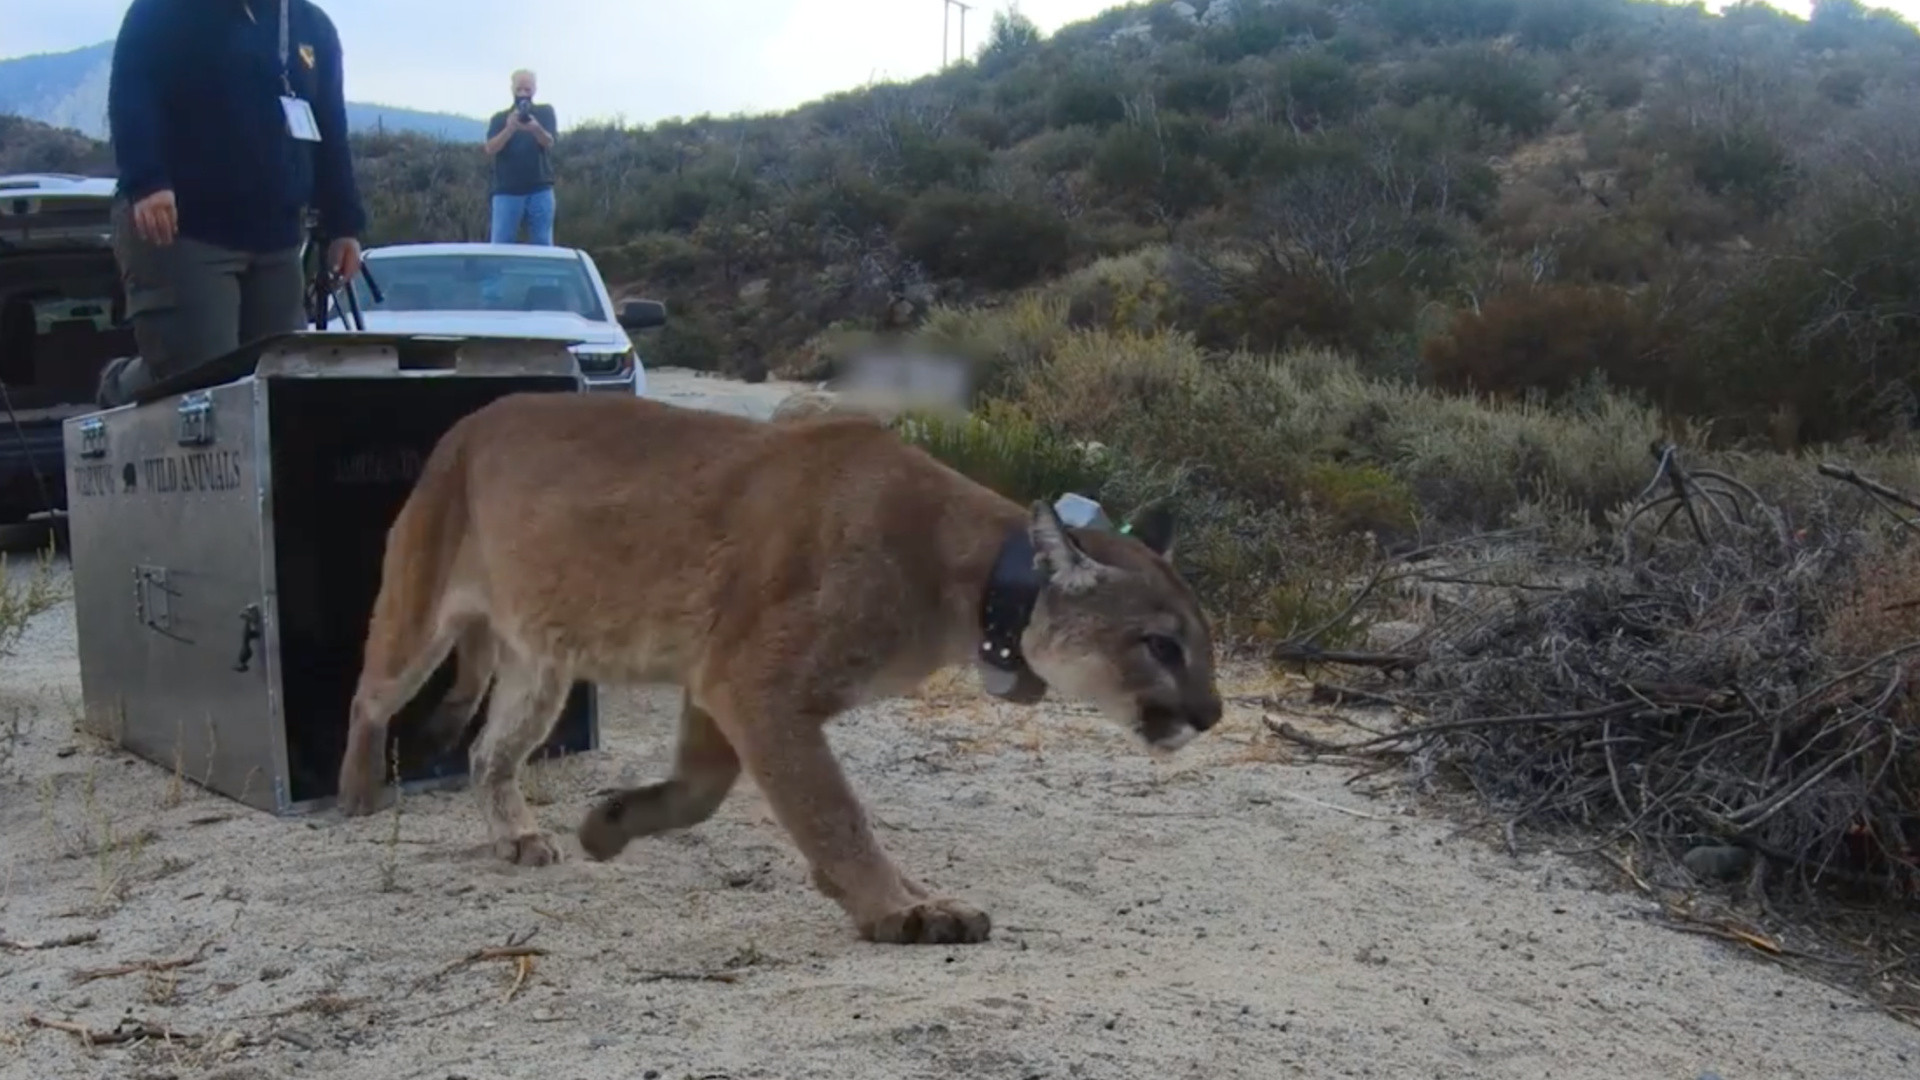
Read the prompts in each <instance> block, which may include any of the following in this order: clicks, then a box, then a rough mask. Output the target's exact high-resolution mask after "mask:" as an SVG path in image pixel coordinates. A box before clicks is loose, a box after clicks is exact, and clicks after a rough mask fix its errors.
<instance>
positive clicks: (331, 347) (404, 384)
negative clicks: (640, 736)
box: [64, 331, 599, 814]
mask: <svg viewBox="0 0 1920 1080" xmlns="http://www.w3.org/2000/svg"><path fill="white" fill-rule="evenodd" d="M583 386H584V382H583V381H582V379H581V377H580V373H579V368H578V365H577V362H576V361H575V360H574V358H573V356H572V354H571V352H570V351H569V350H568V348H567V343H566V342H564V341H546V340H540V339H523V338H504V337H501V338H495V337H488V338H446V337H431V336H424V335H398V334H377V333H367V332H358V333H350V334H349V333H316V332H313V331H300V332H295V333H291V334H286V335H282V336H278V337H274V338H269V339H266V340H263V341H259V342H255V343H253V344H252V345H249V346H245V347H242V348H241V349H239V350H237V351H235V352H234V353H232V354H229V355H228V356H226V357H223V358H221V359H220V360H217V361H215V362H214V363H212V364H209V365H207V366H206V367H205V368H202V369H199V370H196V371H192V372H188V373H186V374H185V375H184V376H183V377H181V378H176V379H174V380H170V381H168V382H164V383H160V384H157V385H155V386H153V387H151V388H150V390H149V391H148V392H147V393H145V394H143V395H141V397H140V398H138V399H137V400H135V401H134V402H132V403H131V404H128V405H123V406H120V407H118V408H114V409H107V410H104V411H101V412H95V413H90V414H87V415H83V416H75V417H71V418H69V419H68V420H66V421H65V424H64V428H65V438H66V456H67V468H68V476H67V485H68V490H69V492H70V493H71V495H70V498H69V520H68V530H69V533H70V536H71V552H72V556H71V557H72V565H73V588H74V609H75V610H74V616H75V622H76V624H77V629H78V635H79V651H80V682H81V697H82V703H83V711H84V718H83V723H84V725H85V726H86V727H87V729H88V730H90V731H92V732H93V733H95V734H97V735H99V736H101V737H103V738H107V739H111V740H113V741H115V742H117V743H118V744H120V745H122V746H124V747H126V748H127V749H128V750H131V751H133V752H134V753H135V754H138V755H139V756H141V757H143V758H146V759H147V760H149V761H152V762H154V763H156V764H158V765H160V766H162V767H164V768H166V769H169V770H177V771H178V772H179V773H180V774H181V775H182V776H183V777H184V778H186V779H189V780H192V781H195V782H197V783H199V784H201V785H202V786H204V787H207V788H209V789H210V790H213V791H216V792H218V793H220V794H222V795H225V796H227V797H229V798H232V799H235V800H238V801H239V802H242V803H245V804H246V805H248V806H253V807H257V808H259V809H263V810H268V811H271V812H273V813H276V814H294V813H303V812H307V811H311V810H317V809H320V808H322V807H325V806H330V805H331V804H332V801H333V796H334V795H335V780H336V778H337V772H338V769H339V764H340V755H341V753H342V751H343V750H344V749H345V746H346V733H347V715H348V710H349V707H350V705H351V702H352V699H353V690H354V685H355V683H356V682H357V681H358V679H359V675H360V659H361V651H362V647H363V644H364V642H365V638H366V631H367V619H368V616H369V615H370V614H371V612H372V610H373V599H374V596H375V594H376V593H377V592H378V591H379V587H380V563H381V557H382V553H383V551H384V548H385V545H386V537H387V528H388V526H389V525H390V524H391V523H392V521H393V518H394V516H395V515H397V514H398V513H399V510H400V506H401V504H402V503H403V502H404V501H405V500H406V497H407V494H408V493H409V492H410V491H411V490H412V486H413V481H414V479H415V477H417V476H418V475H419V471H420V467H421V465H422V464H423V463H424V462H425V460H426V457H427V454H428V453H429V452H430V451H431V450H432V449H433V446H434V444H435V443H436V442H437V441H438V440H439V438H440V436H441V435H443V434H444V433H445V432H446V431H447V429H448V428H450V427H452V426H453V424H454V422H455V421H457V420H459V419H460V418H461V417H462V416H465V415H467V414H468V413H470V412H472V411H474V410H475V409H477V408H479V407H480V406H482V405H484V404H486V403H487V402H489V401H491V400H493V399H495V398H498V397H500V396H502V395H505V394H511V393H521V392H552V393H576V392H582V388H583ZM454 664H455V660H454V658H453V657H451V656H450V657H448V659H447V661H446V662H445V663H444V664H443V665H442V666H441V669H440V670H439V671H438V672H436V673H435V675H434V677H433V678H432V679H431V680H430V681H429V682H428V683H427V685H426V687H425V688H424V689H422V691H421V692H420V694H419V695H418V696H417V697H416V698H415V699H414V701H413V702H412V703H411V704H410V705H409V706H408V707H407V708H406V709H404V710H403V711H402V712H401V713H400V715H399V716H397V717H396V718H395V719H394V723H393V726H392V736H391V738H392V740H393V743H394V744H395V745H396V749H397V760H398V763H399V774H400V779H401V783H402V785H403V787H404V789H405V790H409V791H418V790H422V789H425V788H430V787H441V786H446V785H449V784H452V783H457V782H459V781H461V780H464V778H465V776H466V772H467V753H466V743H465V742H463V743H462V745H461V746H460V747H459V748H458V749H456V750H453V751H451V752H447V753H438V754H436V753H432V752H430V747H429V744H427V743H426V742H425V740H424V739H423V738H422V737H421V733H422V729H423V725H422V723H421V721H422V720H424V719H425V716H426V714H427V713H428V712H429V711H430V710H431V708H432V706H433V704H434V703H435V702H436V701H437V700H438V699H439V697H440V696H441V694H442V693H443V692H444V691H445V690H446V688H447V687H448V685H449V683H450V680H451V677H452V674H453V666H454ZM480 715H481V716H482V717H484V715H485V713H484V709H483V711H482V713H481V714H480ZM478 722H479V720H478V719H476V721H475V723H476V725H477V724H478ZM598 728H599V720H598V715H597V702H596V700H595V695H594V691H593V687H592V686H591V685H590V684H586V683H581V684H578V685H576V686H575V687H574V690H573V693H572V696H571V697H570V698H569V699H568V702H567V707H566V711H565V713H564V714H563V715H562V717H561V720H560V723H559V725H558V727H557V728H556V729H555V731H554V734H553V737H552V738H551V739H550V740H549V741H548V743H547V745H546V746H545V747H543V748H542V750H541V751H538V752H537V753H542V754H548V755H557V754H567V753H579V752H582V751H585V750H590V749H592V748H594V746H596V745H597V743H598V740H599V730H598ZM472 737H473V733H472V732H471V731H470V732H469V733H468V736H467V739H468V740H471V738H472Z"/></svg>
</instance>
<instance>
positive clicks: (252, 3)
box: [98, 0, 366, 407]
mask: <svg viewBox="0 0 1920 1080" xmlns="http://www.w3.org/2000/svg"><path fill="white" fill-rule="evenodd" d="M341 69H342V63H341V55H340V38H339V35H338V34H337V33H336V32H335V30H334V27H333V22H332V20H330V19H329V18H327V16H326V14H325V13H324V12H322V11H321V10H320V8H319V7H318V6H317V5H315V4H314V3H312V0H133V3H132V5H131V6H129V7H128V8H127V14H126V17H125V18H124V19H123V20H122V22H121V24H120V35H119V37H118V38H117V39H116V40H115V41H114V46H113V64H112V68H111V74H110V76H109V83H108V90H107V122H108V126H109V128H110V130H111V134H112V140H113V155H114V164H115V166H116V169H117V172H118V176H119V182H118V197H117V198H116V199H115V200H114V209H113V244H114V254H115V257H116V260H117V261H118V263H119V267H120V276H121V281H122V284H123V285H124V287H125V291H126V299H127V314H128V316H129V317H130V318H131V319H132V320H133V326H134V337H135V341H136V342H137V343H138V345H139V348H140V355H139V356H138V357H134V358H130V359H122V360H116V361H114V362H113V363H112V364H111V365H109V366H108V367H107V369H106V370H105V371H104V372H103V373H102V375H101V380H100V390H99V395H98V397H99V404H100V405H102V406H103V407H110V406H112V405H116V404H120V403H123V402H124V401H126V400H128V399H129V398H130V397H131V396H132V395H133V394H135V393H137V392H138V391H139V390H140V389H141V388H142V387H143V386H146V385H149V384H151V383H153V382H155V381H158V380H161V379H165V378H168V377H170V376H172V375H175V374H178V373H179V372H182V371H186V370H188V369H191V368H193V367H196V366H198V365H200V364H203V363H205V362H207V361H209V360H212V359H215V358H216V357H219V356H221V355H223V354H225V353H228V352H231V351H232V350H234V349H236V348H238V347H239V346H240V345H242V344H245V343H247V342H250V341H254V340H258V339H259V338H262V337H267V336H270V335H273V334H279V333H285V332H288V331H294V330H300V329H304V328H305V327H307V326H308V325H309V323H308V319H307V311H306V303H305V301H306V288H305V286H306V282H305V280H304V275H303V273H302V270H301V262H302V259H301V255H302V252H303V250H304V246H305V243H306V239H307V236H306V225H307V214H308V211H309V210H314V211H317V212H318V215H319V219H320V226H321V229H322V230H323V231H324V232H325V234H326V236H327V237H329V238H330V243H329V244H328V247H327V250H326V252H325V253H324V256H323V257H324V258H325V259H326V262H327V267H328V269H329V270H330V271H331V272H332V273H333V274H335V275H338V278H339V280H340V281H345V280H348V279H350V278H351V277H352V276H353V275H354V274H355V273H356V272H357V271H358V270H359V267H360V244H359V240H358V237H359V236H360V234H361V232H362V231H363V229H364V228H365V226H366V212H365V211H364V209H363V208H362V207H361V203H360V193H359V190H358V188H357V186H356V184H355V182H354V176H353V159H352V156H351V154H350V152H349V150H348V146H347V111H346V101H345V98H344V96H343V94H342V90H341Z"/></svg>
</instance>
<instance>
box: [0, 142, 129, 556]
mask: <svg viewBox="0 0 1920 1080" xmlns="http://www.w3.org/2000/svg"><path fill="white" fill-rule="evenodd" d="M113 187H114V182H113V180H111V179H102V178H100V177H86V176H70V175H66V174H60V173H33V174H25V175H13V176H0V525H4V524H12V523H16V522H20V521H25V520H26V519H28V518H29V517H31V516H33V515H35V514H39V513H42V512H52V511H65V510H66V506H67V469H66V455H65V453H64V451H63V449H62V435H61V422H62V421H63V420H65V419H66V418H67V417H69V416H75V415H78V414H81V413H88V412H93V411H96V408H95V406H94V403H93V398H94V390H95V387H96V385H97V384H98V382H99V380H100V369H101V368H102V367H104V366H105V365H106V363H107V361H109V360H111V359H114V358H115V357H119V356H131V355H133V354H134V353H135V352H137V351H138V348H137V346H136V345H135V344H134V339H133V325H132V324H131V323H129V322H127V321H126V319H125V316H124V308H125V302H124V300H123V298H122V296H121V290H120V283H119V274H118V271H117V269H116V268H115V266H114V261H113V240H112V231H111V227H110V225H109V223H108V213H109V210H110V208H111V206H112V203H113Z"/></svg>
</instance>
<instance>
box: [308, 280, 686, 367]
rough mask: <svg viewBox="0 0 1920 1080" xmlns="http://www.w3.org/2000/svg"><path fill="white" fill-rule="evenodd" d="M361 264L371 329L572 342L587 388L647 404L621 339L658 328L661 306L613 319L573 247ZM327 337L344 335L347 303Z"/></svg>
mask: <svg viewBox="0 0 1920 1080" xmlns="http://www.w3.org/2000/svg"><path fill="white" fill-rule="evenodd" d="M364 258H365V260H366V263H367V266H368V268H369V269H370V270H371V271H372V275H373V281H374V284H375V285H376V286H378V288H379V290H380V294H381V295H380V299H379V300H377V301H376V300H375V299H374V296H373V293H372V290H370V289H369V288H368V286H367V281H366V278H365V277H364V276H356V277H355V278H354V282H353V298H354V300H355V301H356V302H357V303H358V305H359V308H360V316H361V321H362V323H363V324H364V326H365V328H366V329H367V330H368V331H377V332H383V333H402V334H449V335H456V334H457V335H471V336H478V337H485V336H489V335H493V334H509V335H512V336H515V337H540V338H554V339H557V340H563V341H568V342H572V343H573V344H572V348H573V354H574V356H575V357H577V358H578V359H579V362H580V372H581V374H582V375H583V376H585V378H586V382H587V389H588V390H600V391H609V390H610V391H619V392H624V393H629V394H638V395H641V396H645V394H646V392H647V373H646V367H645V365H644V364H643V363H642V362H641V360H640V354H639V350H637V349H635V348H634V345H633V342H632V340H631V339H630V338H628V336H627V332H628V331H640V330H648V329H652V328H654V327H657V326H661V325H664V324H665V323H666V321H667V312H666V308H665V306H664V305H662V304H660V303H659V302H657V301H653V300H629V301H628V302H627V303H626V304H625V305H623V306H622V307H621V308H620V310H619V311H618V312H616V311H615V310H614V302H613V297H612V296H611V295H609V294H608V292H607V285H606V282H605V281H603V280H601V277H600V268H599V267H598V266H596V265H595V264H594V261H593V257H592V256H590V255H588V254H587V253H586V252H584V251H581V250H579V249H577V248H566V247H547V246H544V245H536V244H485V243H445V244H394V245H391V246H387V247H376V248H369V249H367V251H366V253H365V255H364ZM337 299H338V300H339V301H340V303H339V305H335V306H334V307H332V308H330V310H329V315H328V321H327V325H326V327H325V329H327V330H344V331H348V332H351V330H352V324H351V323H350V322H349V321H347V316H348V314H349V313H348V312H347V311H346V310H345V309H344V303H345V297H344V295H342V296H341V297H338V298H337Z"/></svg>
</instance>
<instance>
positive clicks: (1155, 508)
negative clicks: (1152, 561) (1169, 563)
mask: <svg viewBox="0 0 1920 1080" xmlns="http://www.w3.org/2000/svg"><path fill="white" fill-rule="evenodd" d="M1174 523H1175V522H1174V513H1173V507H1172V506H1170V505H1168V504H1167V503H1166V502H1165V501H1161V502H1156V503H1149V504H1148V505H1146V506H1143V507H1141V508H1140V509H1138V510H1135V511H1134V512H1133V516H1132V517H1130V518H1128V519H1127V524H1126V528H1125V530H1124V531H1125V532H1126V534H1127V535H1128V536H1131V537H1133V538H1134V539H1136V540H1138V541H1140V542H1141V543H1143V544H1145V545H1147V547H1149V548H1152V549H1153V552H1154V553H1155V554H1156V555H1162V556H1164V555H1166V554H1167V553H1168V552H1170V551H1172V550H1173V534H1174Z"/></svg>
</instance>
